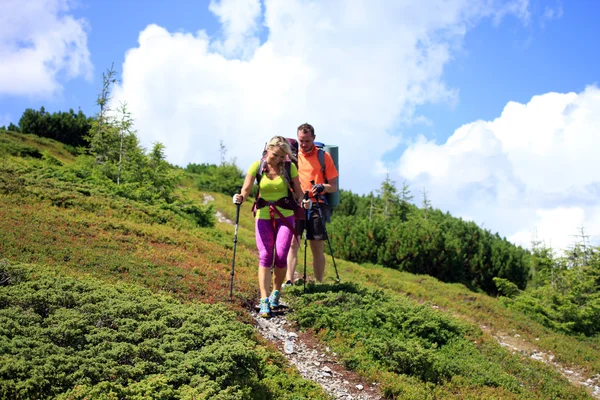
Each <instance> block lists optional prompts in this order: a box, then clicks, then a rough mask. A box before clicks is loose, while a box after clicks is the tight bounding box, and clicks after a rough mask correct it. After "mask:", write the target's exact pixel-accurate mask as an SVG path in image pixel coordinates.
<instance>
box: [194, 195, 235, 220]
mask: <svg viewBox="0 0 600 400" xmlns="http://www.w3.org/2000/svg"><path fill="white" fill-rule="evenodd" d="M211 201H215V198H214V197H212V196H211V195H209V194H204V201H203V202H202V204H208V203H209V202H211ZM215 217H217V221H219V222H222V223H225V224H229V225H235V223H234V222H233V221H232V220H230V219H229V218H227V217H226V216H225V215H223V213H222V212H221V211H219V210H217V211H216V212H215Z"/></svg>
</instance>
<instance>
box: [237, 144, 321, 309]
mask: <svg viewBox="0 0 600 400" xmlns="http://www.w3.org/2000/svg"><path fill="white" fill-rule="evenodd" d="M291 161H295V158H294V156H293V155H292V149H291V148H290V145H289V143H288V142H287V140H286V139H285V138H284V137H282V136H275V137H273V138H272V139H271V140H270V141H269V143H268V144H267V147H266V154H265V156H264V157H263V158H262V159H261V160H258V161H255V162H254V163H252V165H250V168H249V169H248V174H247V175H246V179H245V180H244V186H243V187H242V191H241V194H235V195H233V203H234V204H241V203H243V202H244V201H245V200H246V199H248V196H249V195H250V192H251V190H252V187H253V185H254V180H256V181H257V182H258V194H257V196H256V203H255V207H253V210H255V212H256V215H255V216H256V228H255V230H256V247H257V248H258V253H259V263H258V285H259V288H260V315H261V316H262V317H269V316H270V315H271V309H272V308H276V307H279V297H280V290H281V285H282V284H283V281H284V279H285V273H286V268H287V255H288V251H289V249H290V245H291V243H292V239H293V238H294V210H296V209H297V208H299V206H298V203H302V207H303V208H304V209H310V207H311V206H312V202H311V200H310V199H307V200H303V199H302V198H303V194H302V189H301V188H300V180H299V179H298V169H297V167H296V165H294V163H293V162H291ZM301 212H302V213H303V212H304V210H302V211H301ZM273 258H275V260H274V261H273ZM273 264H274V265H275V270H274V272H275V273H274V274H273V275H274V279H273V280H274V282H273V292H272V293H271V295H270V296H269V295H268V293H269V290H270V286H271V285H270V284H271V265H273Z"/></svg>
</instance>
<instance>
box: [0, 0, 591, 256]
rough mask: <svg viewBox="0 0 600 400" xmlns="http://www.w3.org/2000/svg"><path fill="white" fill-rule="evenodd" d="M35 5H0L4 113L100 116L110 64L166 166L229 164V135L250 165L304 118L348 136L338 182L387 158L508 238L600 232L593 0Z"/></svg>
mask: <svg viewBox="0 0 600 400" xmlns="http://www.w3.org/2000/svg"><path fill="white" fill-rule="evenodd" d="M28 4H29V5H31V7H29V8H28V7H22V6H21V3H20V2H19V1H18V0H4V1H3V2H2V3H0V15H1V16H0V57H2V59H3V60H5V62H4V63H3V64H4V65H3V66H0V125H8V123H9V122H14V123H18V119H19V118H20V115H21V113H22V112H23V111H24V109H25V108H35V109H39V108H40V107H41V106H44V107H45V108H46V109H47V110H49V111H59V110H60V111H62V110H68V109H69V108H73V109H75V110H77V109H78V108H81V109H82V110H83V111H84V112H85V113H86V114H87V115H92V114H94V113H95V112H96V111H97V109H96V105H95V100H96V96H97V94H98V92H99V89H100V86H101V74H102V72H103V71H105V70H106V69H107V68H108V67H110V65H111V63H112V62H114V65H115V70H116V71H117V73H118V74H119V78H120V83H119V85H117V86H116V87H115V88H114V91H113V94H114V103H113V104H114V105H116V104H118V102H122V101H126V102H127V103H128V105H129V109H130V110H132V111H133V113H134V118H135V119H136V128H137V129H138V134H139V136H140V138H141V140H142V143H143V144H144V145H146V146H149V145H150V144H151V143H153V142H155V141H161V142H163V143H164V144H165V145H166V146H167V156H168V157H169V160H170V161H171V162H173V163H176V164H179V165H186V164H187V163H189V162H196V163H199V162H218V160H219V157H220V156H219V154H218V144H219V140H223V141H224V143H225V144H226V146H227V148H228V156H229V157H230V158H231V159H234V160H235V161H236V163H238V165H240V166H241V167H242V168H246V166H247V165H248V164H249V163H250V162H251V161H253V159H254V158H255V156H256V154H259V151H260V149H262V144H264V142H265V141H266V140H267V139H268V138H269V137H270V136H272V135H275V134H284V135H286V136H293V135H294V133H295V127H296V126H298V125H299V124H300V123H303V122H306V121H308V122H311V123H313V124H314V125H315V128H316V130H317V136H318V137H319V140H321V141H324V142H329V143H333V144H338V145H339V146H340V172H341V173H342V175H341V178H340V184H341V187H342V188H344V189H348V190H352V191H354V192H358V193H368V192H369V191H372V190H377V188H378V187H379V185H380V183H381V181H382V180H383V178H384V176H385V174H386V173H388V174H389V175H390V177H391V178H392V179H394V180H395V181H396V182H398V183H399V182H402V181H405V180H406V181H407V182H408V183H409V184H410V185H411V187H412V188H413V194H415V197H418V196H419V192H420V191H421V190H426V191H427V192H428V193H429V196H430V198H431V200H432V202H433V204H434V206H436V207H439V208H441V209H442V210H444V211H446V210H447V211H450V212H451V213H453V214H454V215H457V216H461V217H463V218H466V219H473V220H475V221H476V222H478V223H479V224H483V225H484V226H485V227H487V228H489V229H491V230H493V231H498V232H500V234H501V235H503V236H506V237H508V238H509V239H510V240H512V241H514V242H515V243H520V244H524V245H527V243H528V242H529V240H530V237H531V235H532V233H534V232H537V235H538V236H540V237H541V238H542V239H543V240H546V241H547V243H550V244H553V245H556V246H557V247H564V246H565V245H567V244H568V241H570V240H572V238H570V234H571V233H573V232H574V230H575V228H576V227H577V226H579V225H585V226H589V227H590V234H591V236H592V238H593V240H595V241H600V208H598V207H595V206H594V204H600V203H599V202H598V200H600V199H598V198H597V195H598V194H597V190H596V189H594V188H597V187H598V185H600V182H599V181H600V176H599V175H598V172H595V171H600V165H598V161H596V157H595V155H594V154H592V153H590V151H589V149H593V148H597V147H596V146H597V145H598V144H600V143H598V142H597V140H598V139H595V132H597V129H598V128H599V126H598V125H599V121H598V120H597V118H595V115H596V114H600V101H599V100H598V95H597V94H598V88H597V86H596V85H597V83H598V68H597V65H598V64H599V61H600V60H599V58H600V56H599V54H600V52H599V47H600V46H599V45H598V44H597V42H596V40H595V38H597V37H600V28H598V26H597V24H596V23H595V20H594V18H595V16H597V15H599V14H600V3H599V2H596V1H592V0H578V1H571V2H565V1H560V0H485V1H484V0H448V1H445V0H423V1H405V2H398V1H390V2H368V1H359V0H356V1H336V2H334V1H331V2H329V1H328V2H314V1H312V2H311V1H303V0H290V1H287V2H279V1H275V0H263V1H259V0H219V1H217V0H213V1H212V2H209V1H182V0H180V1H169V2H167V1H158V0H152V1H141V0H129V1H125V2H117V1H116V0H106V1H91V0H89V1H86V0H78V1H77V2H74V1H64V0H31V1H30V2H28ZM432 10H434V12H432ZM51 33H52V34H51ZM23 43H27V44H28V45H27V49H25V48H23ZM596 111H598V112H596ZM252 148H256V149H259V151H257V152H256V153H253V152H251V151H248V149H252ZM365 165H367V167H366V168H365ZM582 165H584V166H585V167H582ZM559 166H560V167H559ZM596 167H597V168H596ZM596 226H598V228H595V227H596Z"/></svg>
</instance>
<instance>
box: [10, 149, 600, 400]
mask: <svg viewBox="0 0 600 400" xmlns="http://www.w3.org/2000/svg"><path fill="white" fill-rule="evenodd" d="M27 140H28V142H27V145H29V146H37V147H40V146H42V152H43V151H44V150H45V151H48V152H49V153H50V154H52V155H53V156H54V157H56V158H60V160H61V161H62V162H63V163H70V162H73V161H74V158H73V157H72V156H69V154H68V153H67V152H64V153H63V151H62V150H61V146H60V145H59V144H56V143H52V141H48V142H47V143H43V142H42V143H39V141H36V138H35V137H29V138H27ZM42 141H45V140H44V139H42ZM19 162H20V161H14V163H17V164H18V163H19ZM11 165H12V166H11V167H6V166H5V165H2V171H0V174H2V175H0V178H3V179H5V181H11V182H12V183H13V184H15V183H14V180H15V179H16V180H17V181H18V179H17V177H16V175H18V174H16V173H11V168H13V170H14V169H15V168H16V167H14V165H13V161H11ZM11 174H12V176H11ZM17 185H18V182H17ZM13 189H14V187H13ZM69 190H71V192H69ZM180 190H181V193H182V194H185V196H187V197H189V198H193V199H196V200H198V201H201V199H202V197H201V196H202V195H201V194H200V193H199V192H198V191H196V190H195V189H193V188H191V187H190V186H189V182H188V185H185V186H184V187H182V188H181V189H180ZM66 192H69V194H70V196H69V201H66V202H65V201H62V202H61V201H57V197H61V196H60V195H59V194H62V195H63V197H64V194H65V193H66ZM40 193H42V195H40ZM77 193H78V192H77V190H75V189H69V188H64V187H63V188H61V189H60V193H59V194H56V193H55V194H53V195H48V192H44V191H40V190H39V187H38V188H36V187H30V186H28V185H22V186H20V187H18V188H17V189H16V190H11V191H8V192H7V193H5V194H0V254H1V256H2V257H4V258H8V259H10V260H13V261H18V262H27V263H39V264H47V265H50V266H55V267H56V268H58V269H60V270H63V271H65V272H68V273H71V274H75V275H80V274H82V273H84V274H89V275H93V276H95V277H98V278H101V279H103V280H105V281H108V282H117V281H126V282H131V283H135V284H140V285H143V286H146V287H149V288H151V289H153V290H155V291H158V292H163V293H168V294H170V295H173V296H175V297H178V298H180V299H182V300H185V301H194V302H207V303H223V304H225V305H226V306H228V307H230V308H232V309H234V310H235V311H236V312H237V315H238V316H239V318H240V319H242V320H244V321H248V317H247V316H246V314H245V313H244V312H243V307H244V306H245V305H247V304H248V303H251V302H254V301H256V292H257V289H256V282H255V279H256V278H255V277H256V255H255V246H254V233H253V222H252V217H251V214H250V211H249V210H250V204H249V203H246V204H244V205H243V206H242V208H241V213H240V229H239V234H238V237H239V243H238V248H237V260H236V275H235V288H234V295H235V301H234V302H233V303H229V302H228V301H227V300H228V294H229V271H230V268H231V265H230V263H231V254H232V244H233V243H232V242H233V240H232V239H233V227H232V226H230V225H227V224H218V225H217V227H216V228H214V229H205V228H190V227H188V226H184V225H182V224H177V223H168V224H156V223H152V222H151V220H145V219H144V216H147V215H148V212H147V210H144V209H143V207H141V209H140V205H138V204H135V203H129V202H127V201H116V200H114V199H111V198H109V197H105V198H103V197H101V196H86V195H85V194H80V193H79V194H77ZM212 195H213V196H214V197H215V206H216V208H217V209H219V210H221V211H222V212H223V213H224V214H225V215H226V216H228V217H229V218H230V219H234V218H235V207H234V206H233V205H231V200H230V199H229V197H227V196H224V195H220V194H212ZM59 200H60V199H59ZM301 249H302V246H301ZM299 259H300V260H302V253H301V254H300V256H299ZM308 259H309V265H310V262H311V257H310V254H309V255H308ZM328 260H330V259H328ZM328 262H329V261H328ZM337 264H338V269H339V272H340V276H341V278H342V280H343V281H346V282H348V281H354V282H361V284H363V285H364V286H366V287H372V288H383V289H385V290H386V292H389V293H391V294H392V297H393V296H399V297H404V296H406V294H408V295H409V296H410V297H412V298H414V299H416V300H418V301H420V302H423V301H424V302H429V303H433V304H435V305H437V306H439V307H441V308H442V309H444V310H446V311H447V312H449V313H451V314H452V315H454V316H456V317H458V318H459V319H464V320H466V321H467V323H469V324H471V325H472V329H473V331H474V332H479V333H478V336H479V337H481V338H482V340H480V341H479V343H478V346H477V347H478V349H479V351H481V352H482V353H483V354H488V355H489V357H491V358H494V357H495V358H496V360H497V362H501V361H498V360H502V359H505V358H507V359H508V360H512V361H510V363H515V361H514V359H513V357H516V356H512V357H511V356H509V355H508V352H506V351H504V350H502V349H500V348H499V346H498V345H496V344H495V342H494V340H493V339H491V337H490V336H489V335H488V334H487V333H481V331H480V328H479V325H483V324H485V325H486V326H488V327H490V329H491V332H492V333H493V332H500V331H501V332H513V331H514V332H519V334H520V335H521V336H522V337H523V339H525V340H527V341H529V342H531V343H535V345H536V346H537V347H538V348H539V349H540V350H543V351H549V352H552V353H553V354H554V355H555V356H556V357H557V359H558V360H560V361H562V362H564V363H567V364H568V363H574V364H577V365H579V366H581V367H583V368H584V369H585V370H586V372H588V373H589V374H590V375H591V374H593V373H597V372H598V371H599V370H600V363H599V357H598V355H599V354H600V352H599V349H598V344H597V342H595V341H593V340H586V339H579V338H574V337H567V336H565V335H560V334H557V333H554V332H551V331H548V330H547V329H545V328H543V327H541V326H540V325H539V324H536V323H535V322H533V321H531V320H529V319H528V318H527V317H525V316H523V315H522V314H519V313H517V312H514V311H510V310H506V309H505V308H504V307H503V306H502V305H501V304H500V303H499V301H498V300H497V299H493V298H490V297H488V296H485V295H479V294H475V293H472V292H470V291H468V290H467V289H466V288H464V287H463V286H461V285H448V284H443V283H441V282H438V281H437V280H435V279H433V278H430V277H427V276H415V275H411V274H406V273H402V272H398V271H394V270H389V269H383V268H380V267H377V266H359V265H356V264H354V263H349V262H345V261H343V260H337ZM309 271H310V268H309ZM334 276H335V274H334V271H333V268H332V266H331V264H329V267H328V268H327V279H328V280H329V281H330V282H331V281H333V277H334ZM476 336H477V335H476ZM535 338H539V339H540V340H539V341H535ZM323 339H324V340H331V339H328V338H326V337H323ZM332 342H333V343H334V344H335V345H336V346H338V347H339V348H343V347H344V344H343V343H339V341H338V343H337V344H336V343H335V340H333V341H332ZM522 362H523V363H524V365H527V368H532V369H537V368H539V369H540V370H543V372H542V374H543V375H544V376H550V378H549V379H553V380H554V381H556V382H555V384H556V385H559V386H561V385H567V386H568V384H566V383H565V382H564V380H561V379H559V378H558V377H557V376H556V375H552V374H551V372H548V371H546V369H544V368H542V367H540V366H539V365H537V364H536V363H535V362H531V361H527V360H522ZM357 369H358V370H359V371H362V373H364V374H365V375H368V376H372V377H375V376H376V375H377V372H378V371H375V370H373V369H372V368H371V369H370V368H369V367H368V366H366V365H365V366H363V367H360V368H357ZM516 373H521V374H522V372H518V371H517V372H516ZM520 378H521V379H522V380H524V381H525V382H530V381H531V379H530V378H525V377H520ZM533 378H535V376H534V377H533ZM384 380H387V381H388V383H387V384H388V385H394V384H395V385H400V386H402V385H404V386H403V387H404V388H406V387H410V386H411V385H412V386H413V387H414V386H415V381H414V380H413V379H410V378H407V377H406V376H398V375H395V374H384ZM417 386H418V385H417ZM426 387H427V385H425V386H423V387H422V388H426ZM532 391H533V392H534V393H535V390H534V389H533V388H532ZM400 392H402V390H400ZM436 392H437V396H441V397H453V396H455V397H464V396H466V397H473V398H477V396H479V395H483V394H484V393H486V395H485V396H486V397H489V398H492V397H497V398H498V397H504V396H505V394H503V391H502V390H500V389H497V390H496V389H494V388H490V387H485V388H481V387H469V385H466V384H464V385H461V384H460V382H458V381H452V382H451V383H448V384H445V385H442V386H439V387H438V388H437V389H436ZM575 393H579V394H577V395H576V394H575ZM542 394H543V393H542ZM580 395H581V393H580V392H577V391H575V392H573V396H574V397H579V396H580ZM509 397H519V396H513V395H510V396H509ZM522 397H524V398H528V397H530V396H522ZM531 397H534V398H535V397H539V395H538V396H535V395H534V396H531ZM541 398H543V396H542V397H541Z"/></svg>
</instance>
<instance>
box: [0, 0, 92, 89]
mask: <svg viewBox="0 0 600 400" xmlns="http://www.w3.org/2000/svg"><path fill="white" fill-rule="evenodd" d="M70 8H71V2H70V1H68V0H28V1H22V0H2V1H1V2H0V59H1V60H2V62H1V63H0V95H13V96H36V97H37V96H39V97H47V96H50V95H53V94H56V93H58V92H60V90H61V89H62V85H61V83H60V82H61V81H63V80H65V79H73V78H76V77H81V76H82V77H85V78H86V79H91V76H92V70H93V68H92V64H91V62H90V53H89V50H88V47H87V33H86V24H85V22H84V21H82V20H78V19H75V18H73V16H71V15H69V14H67V13H68V11H69V10H70Z"/></svg>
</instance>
